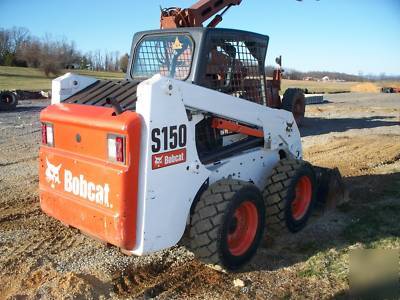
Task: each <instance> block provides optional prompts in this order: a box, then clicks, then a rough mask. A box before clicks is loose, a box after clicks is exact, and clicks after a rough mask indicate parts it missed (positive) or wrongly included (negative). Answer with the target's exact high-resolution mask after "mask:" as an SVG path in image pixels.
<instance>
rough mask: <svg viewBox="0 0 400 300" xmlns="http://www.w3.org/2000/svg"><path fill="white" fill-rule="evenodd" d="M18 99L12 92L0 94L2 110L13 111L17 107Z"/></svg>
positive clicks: (0, 107) (0, 108)
mask: <svg viewBox="0 0 400 300" xmlns="http://www.w3.org/2000/svg"><path fill="white" fill-rule="evenodd" d="M17 104H18V98H17V95H15V94H14V93H12V92H8V91H4V92H1V93H0V110H12V109H14V108H16V107H17Z"/></svg>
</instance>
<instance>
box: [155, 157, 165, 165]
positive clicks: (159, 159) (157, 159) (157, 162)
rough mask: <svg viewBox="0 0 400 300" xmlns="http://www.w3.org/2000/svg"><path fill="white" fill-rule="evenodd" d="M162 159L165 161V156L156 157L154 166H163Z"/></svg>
mask: <svg viewBox="0 0 400 300" xmlns="http://www.w3.org/2000/svg"><path fill="white" fill-rule="evenodd" d="M162 159H163V156H162V155H161V156H156V157H155V158H154V164H156V165H161V164H162Z"/></svg>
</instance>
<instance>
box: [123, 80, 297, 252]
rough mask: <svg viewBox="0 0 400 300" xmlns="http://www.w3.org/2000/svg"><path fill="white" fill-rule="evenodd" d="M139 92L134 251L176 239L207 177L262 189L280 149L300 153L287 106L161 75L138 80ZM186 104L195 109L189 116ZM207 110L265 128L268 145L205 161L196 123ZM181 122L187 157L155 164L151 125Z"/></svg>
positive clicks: (163, 245) (167, 244)
mask: <svg viewBox="0 0 400 300" xmlns="http://www.w3.org/2000/svg"><path fill="white" fill-rule="evenodd" d="M137 96H138V100H137V104H136V112H137V113H138V114H139V115H141V117H142V132H141V149H140V151H141V152H140V153H141V154H140V164H139V191H138V215H137V244H136V247H135V248H134V249H133V250H132V251H131V252H132V253H133V254H136V255H143V254H146V253H150V252H154V251H157V250H161V249H164V248H167V247H171V246H173V245H175V244H176V243H177V242H178V241H179V239H180V238H181V237H182V235H183V232H184V230H185V227H186V224H187V220H188V217H189V213H190V207H191V204H192V203H193V200H194V199H195V196H196V194H197V192H198V191H199V190H200V188H201V186H202V185H203V184H204V183H205V182H206V181H207V180H208V182H209V184H212V183H213V182H215V181H218V180H220V179H222V178H235V179H240V180H244V181H250V182H253V183H254V184H255V185H256V186H258V187H259V188H260V189H263V188H264V185H265V183H266V179H267V177H268V176H269V175H270V173H271V170H272V168H273V167H274V166H275V165H276V163H277V162H278V160H279V150H284V151H285V152H286V153H287V154H288V155H291V156H293V157H296V158H299V159H300V158H301V155H302V150H301V140H300V134H299V131H298V128H297V126H296V123H295V122H294V119H293V116H292V114H291V113H289V112H286V111H283V110H277V109H272V108H268V107H265V106H262V105H259V104H255V103H251V102H249V101H246V100H242V99H239V98H236V97H232V96H229V95H225V94H222V93H219V92H216V91H213V90H210V89H206V88H202V87H199V86H196V85H193V84H190V83H186V82H182V81H177V80H173V79H169V78H165V77H162V76H160V75H155V76H154V77H153V78H151V79H149V80H146V81H144V82H142V83H141V84H139V86H138V90H137ZM187 110H190V111H191V113H192V114H193V116H192V118H191V120H190V121H189V118H188V116H187ZM208 112H211V113H213V114H215V115H218V116H221V117H224V118H227V119H231V120H236V121H240V122H243V123H247V124H251V125H255V126H258V127H260V128H262V129H263V131H264V137H265V146H264V147H258V148H254V149H251V150H247V151H244V152H241V153H238V154H237V155H235V156H233V157H229V158H227V159H223V160H221V161H218V162H214V163H212V164H209V165H203V164H202V163H201V162H200V160H199V157H198V153H197V149H196V142H195V125H196V123H197V122H199V121H201V120H202V119H203V113H208ZM181 124H183V125H185V126H186V127H187V142H186V145H185V147H184V148H186V161H185V162H182V163H179V164H175V165H170V166H167V167H164V168H158V169H153V165H152V163H153V158H152V156H153V155H154V153H153V149H152V144H153V141H152V130H153V129H155V128H163V127H166V126H171V125H178V126H179V125H181ZM182 149H183V148H180V150H182ZM178 150H179V149H178Z"/></svg>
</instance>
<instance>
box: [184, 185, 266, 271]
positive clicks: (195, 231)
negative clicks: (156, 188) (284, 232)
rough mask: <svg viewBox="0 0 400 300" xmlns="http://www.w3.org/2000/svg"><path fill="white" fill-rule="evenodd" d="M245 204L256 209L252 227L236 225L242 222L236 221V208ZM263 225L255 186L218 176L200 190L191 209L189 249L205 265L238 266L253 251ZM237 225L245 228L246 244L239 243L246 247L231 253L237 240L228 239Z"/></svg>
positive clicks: (246, 260)
mask: <svg viewBox="0 0 400 300" xmlns="http://www.w3.org/2000/svg"><path fill="white" fill-rule="evenodd" d="M247 206H249V207H251V209H252V211H256V212H257V215H256V219H255V218H251V221H250V223H252V225H254V224H255V222H256V226H250V225H249V226H247V224H246V226H240V225H239V224H240V223H242V224H243V223H244V222H239V223H238V219H237V217H236V216H235V215H236V213H237V211H239V210H240V209H242V208H243V207H247ZM255 220H256V221H255ZM264 227H265V207H264V201H263V198H262V194H261V192H260V191H259V189H258V188H257V187H256V186H255V185H253V184H250V183H247V182H243V181H240V180H233V179H222V180H220V181H218V182H216V183H214V184H212V185H211V186H210V187H209V188H208V189H207V190H206V191H205V192H204V194H203V195H202V196H201V198H200V200H199V202H198V203H197V205H196V207H195V209H194V213H193V215H192V218H191V226H190V243H189V248H190V250H191V251H192V252H193V253H194V254H195V255H196V257H197V258H198V259H200V260H201V261H202V262H203V263H205V264H211V265H218V266H220V267H221V268H223V269H228V270H234V269H238V268H240V267H241V266H242V265H243V264H245V263H246V262H248V261H249V260H250V259H251V258H252V257H253V255H254V254H255V253H256V251H257V248H258V246H259V244H260V241H261V238H262V237H263V231H264ZM240 228H242V229H243V228H246V237H245V239H246V243H244V240H242V241H240V243H239V245H241V246H243V245H245V246H246V247H243V248H242V249H240V250H241V252H240V253H239V252H237V253H232V251H236V250H237V249H239V248H240V247H237V245H236V247H235V244H234V242H235V241H237V240H236V238H235V239H234V240H233V238H232V237H235V233H237V232H240ZM248 228H253V229H254V230H253V229H248ZM249 232H250V234H249ZM239 236H240V235H239ZM228 237H229V238H230V240H229V241H228ZM239 240H240V239H239Z"/></svg>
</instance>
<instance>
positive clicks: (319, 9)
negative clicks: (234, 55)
mask: <svg viewBox="0 0 400 300" xmlns="http://www.w3.org/2000/svg"><path fill="white" fill-rule="evenodd" d="M193 2H194V1H189V0H185V1H183V0H145V1H135V0H113V1H110V0H108V1H105V0H30V1H29V0H0V16H1V17H0V27H5V28H9V27H12V26H24V27H27V28H28V29H29V30H30V31H31V33H32V34H34V35H37V36H44V35H45V34H51V35H52V36H53V37H54V38H62V37H66V38H68V39H69V40H73V41H75V42H76V45H77V47H78V48H79V49H81V50H82V51H89V50H96V49H100V50H109V51H116V50H118V51H120V52H121V53H122V52H129V50H130V43H131V39H132V36H133V33H134V32H136V31H141V30H147V29H156V28H158V26H159V6H160V5H162V6H163V7H169V6H179V7H188V6H190V5H191V4H192V3H193ZM220 27H227V28H238V29H244V30H250V31H255V32H259V33H262V34H267V35H269V36H270V46H269V50H268V56H267V64H273V62H274V57H275V56H278V55H279V54H282V55H283V63H284V65H285V66H286V67H290V68H295V69H298V70H302V71H308V70H326V71H342V72H348V73H353V74H358V73H359V72H363V73H364V74H369V73H374V74H379V73H381V72H385V73H386V74H387V75H388V74H400V0H320V1H315V0H303V2H298V1H295V0H243V2H242V4H241V5H240V6H239V7H233V8H231V10H230V11H229V12H228V13H227V14H226V16H225V18H224V21H223V23H221V24H220Z"/></svg>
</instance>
